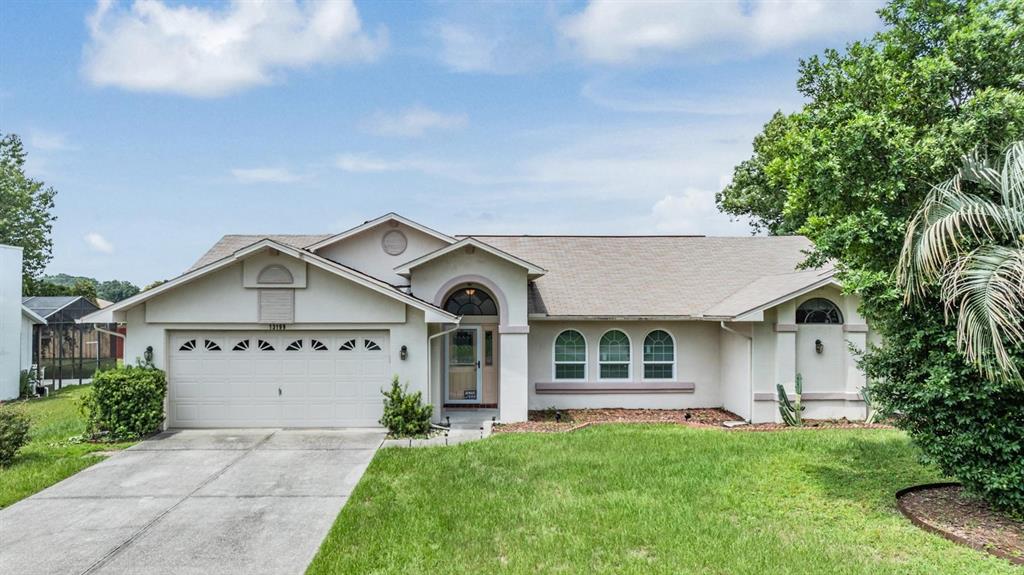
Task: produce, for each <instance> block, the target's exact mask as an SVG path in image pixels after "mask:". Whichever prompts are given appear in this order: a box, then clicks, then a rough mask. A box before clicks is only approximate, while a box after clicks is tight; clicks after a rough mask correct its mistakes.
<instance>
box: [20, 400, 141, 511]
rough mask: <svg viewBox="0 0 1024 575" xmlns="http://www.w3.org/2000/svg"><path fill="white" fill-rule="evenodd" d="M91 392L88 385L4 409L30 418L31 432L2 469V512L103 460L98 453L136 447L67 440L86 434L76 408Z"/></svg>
mask: <svg viewBox="0 0 1024 575" xmlns="http://www.w3.org/2000/svg"><path fill="white" fill-rule="evenodd" d="M89 389H90V386H89V385H76V386H70V387H66V388H64V389H62V390H60V391H57V392H55V393H53V394H51V395H50V396H48V397H45V398H39V399H33V400H29V401H15V402H11V404H10V405H5V408H8V409H10V408H12V407H13V408H15V409H19V410H21V411H23V412H24V413H26V414H28V416H29V417H30V418H31V420H32V424H31V425H32V427H31V428H30V430H29V441H28V443H27V444H25V446H24V447H22V448H21V450H20V451H18V454H17V455H16V456H15V458H14V461H13V462H12V463H11V465H9V466H7V467H0V509H2V508H5V507H8V506H10V505H12V504H14V503H16V502H17V501H20V500H22V499H24V498H26V497H28V496H30V495H32V494H34V493H38V492H39V491H42V490H43V489H46V488H47V487H49V486H51V485H53V484H55V483H58V482H60V481H62V480H63V479H65V478H67V477H70V476H72V475H74V474H75V473H78V472H79V471H81V470H83V469H85V468H86V467H89V466H90V465H94V464H96V463H99V462H100V461H103V459H104V458H103V455H102V453H98V452H104V451H114V450H118V449H124V448H125V447H129V446H131V445H133V444H134V443H133V442H124V443H72V442H70V441H68V440H69V438H72V437H77V436H79V435H81V434H82V433H84V432H85V418H84V417H83V416H82V414H81V413H80V411H79V408H78V404H79V401H80V399H81V397H82V396H83V395H84V394H85V393H86V392H87V391H88V390H89Z"/></svg>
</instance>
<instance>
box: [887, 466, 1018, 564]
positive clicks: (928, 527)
mask: <svg viewBox="0 0 1024 575" xmlns="http://www.w3.org/2000/svg"><path fill="white" fill-rule="evenodd" d="M962 486H963V484H962V483H958V482H956V481H941V482H938V483H923V484H921V485H912V486H910V487H904V488H903V489H900V490H899V491H897V492H896V508H897V509H899V510H900V513H902V514H903V516H904V517H906V518H907V519H909V520H910V522H911V523H913V524H914V525H916V526H918V527H920V528H921V529H923V530H925V531H928V532H931V533H935V534H936V535H939V536H940V537H943V538H945V539H948V540H950V541H952V542H953V543H957V544H959V545H963V546H965V547H970V548H971V549H974V550H977V551H983V552H985V553H988V554H990V555H994V556H996V557H999V558H1000V559H1006V560H1007V561H1009V562H1010V563H1015V564H1018V565H1024V557H1019V556H1014V555H1010V554H1009V553H1006V552H1003V551H1000V550H998V549H990V548H988V547H985V546H984V545H981V544H979V543H974V542H973V541H970V540H968V539H965V538H964V537H961V536H959V535H957V534H955V533H951V532H949V531H946V530H945V529H942V528H939V527H937V526H935V525H932V524H931V523H928V522H927V521H925V520H924V519H921V518H920V517H918V516H917V515H915V514H914V513H913V512H912V511H910V509H907V506H906V505H904V504H903V497H904V496H905V495H909V494H910V493H914V492H917V491H925V490H928V489H938V488H940V487H962Z"/></svg>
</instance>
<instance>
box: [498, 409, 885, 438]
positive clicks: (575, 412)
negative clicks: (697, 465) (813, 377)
mask: <svg viewBox="0 0 1024 575" xmlns="http://www.w3.org/2000/svg"><path fill="white" fill-rule="evenodd" d="M555 413H556V411H555V410H551V409H546V410H543V411H531V412H530V414H529V420H528V421H523V422H519V423H502V424H498V425H495V426H494V433H562V432H566V431H575V430H577V429H582V428H584V427H588V426H590V425H597V424H606V423H675V424H678V425H686V426H690V427H715V428H721V429H726V428H723V427H722V424H723V423H725V422H726V421H740V420H741V418H740V416H738V415H736V414H735V413H732V412H730V411H726V410H724V409H565V410H560V411H558V412H557V413H558V414H559V415H561V421H556V418H555ZM728 429H729V430H730V431H783V430H785V431H789V430H804V429H893V427H892V426H891V425H888V424H882V423H873V424H865V423H862V422H859V421H849V420H846V419H828V420H826V419H805V420H804V426H803V427H799V428H797V427H786V426H785V425H783V424H781V423H757V424H754V425H741V426H738V427H733V428H728Z"/></svg>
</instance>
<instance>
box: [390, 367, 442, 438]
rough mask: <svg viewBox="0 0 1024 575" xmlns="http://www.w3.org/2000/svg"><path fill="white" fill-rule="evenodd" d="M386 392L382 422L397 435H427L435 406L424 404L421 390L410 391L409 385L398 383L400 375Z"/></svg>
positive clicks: (392, 433)
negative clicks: (404, 385)
mask: <svg viewBox="0 0 1024 575" xmlns="http://www.w3.org/2000/svg"><path fill="white" fill-rule="evenodd" d="M382 393H383V394H384V415H383V416H382V417H381V418H380V424H381V425H383V426H384V427H386V428H388V431H389V432H390V433H391V435H393V436H395V437H414V436H417V435H426V433H427V432H428V431H430V416H431V415H433V414H434V406H432V405H423V397H422V394H421V393H420V392H418V391H417V392H416V393H409V392H408V389H407V386H406V387H403V386H402V385H400V384H399V383H398V376H397V375H396V376H395V377H394V379H392V380H391V389H390V390H388V391H384V392H382Z"/></svg>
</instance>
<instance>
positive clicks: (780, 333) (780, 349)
mask: <svg viewBox="0 0 1024 575" xmlns="http://www.w3.org/2000/svg"><path fill="white" fill-rule="evenodd" d="M774 330H775V381H773V382H772V385H771V390H770V391H771V393H773V394H774V393H776V389H775V386H776V384H779V383H781V384H783V385H784V386H785V387H786V391H787V392H789V393H792V392H793V384H794V382H795V381H796V330H797V326H796V304H794V303H793V302H786V303H784V304H782V305H780V306H779V308H778V315H777V316H776V322H775V326H774ZM773 407H776V406H774V404H773ZM773 411H774V413H773V414H772V417H773V418H774V420H775V421H780V420H781V416H780V415H779V410H778V409H777V408H776V409H773Z"/></svg>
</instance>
